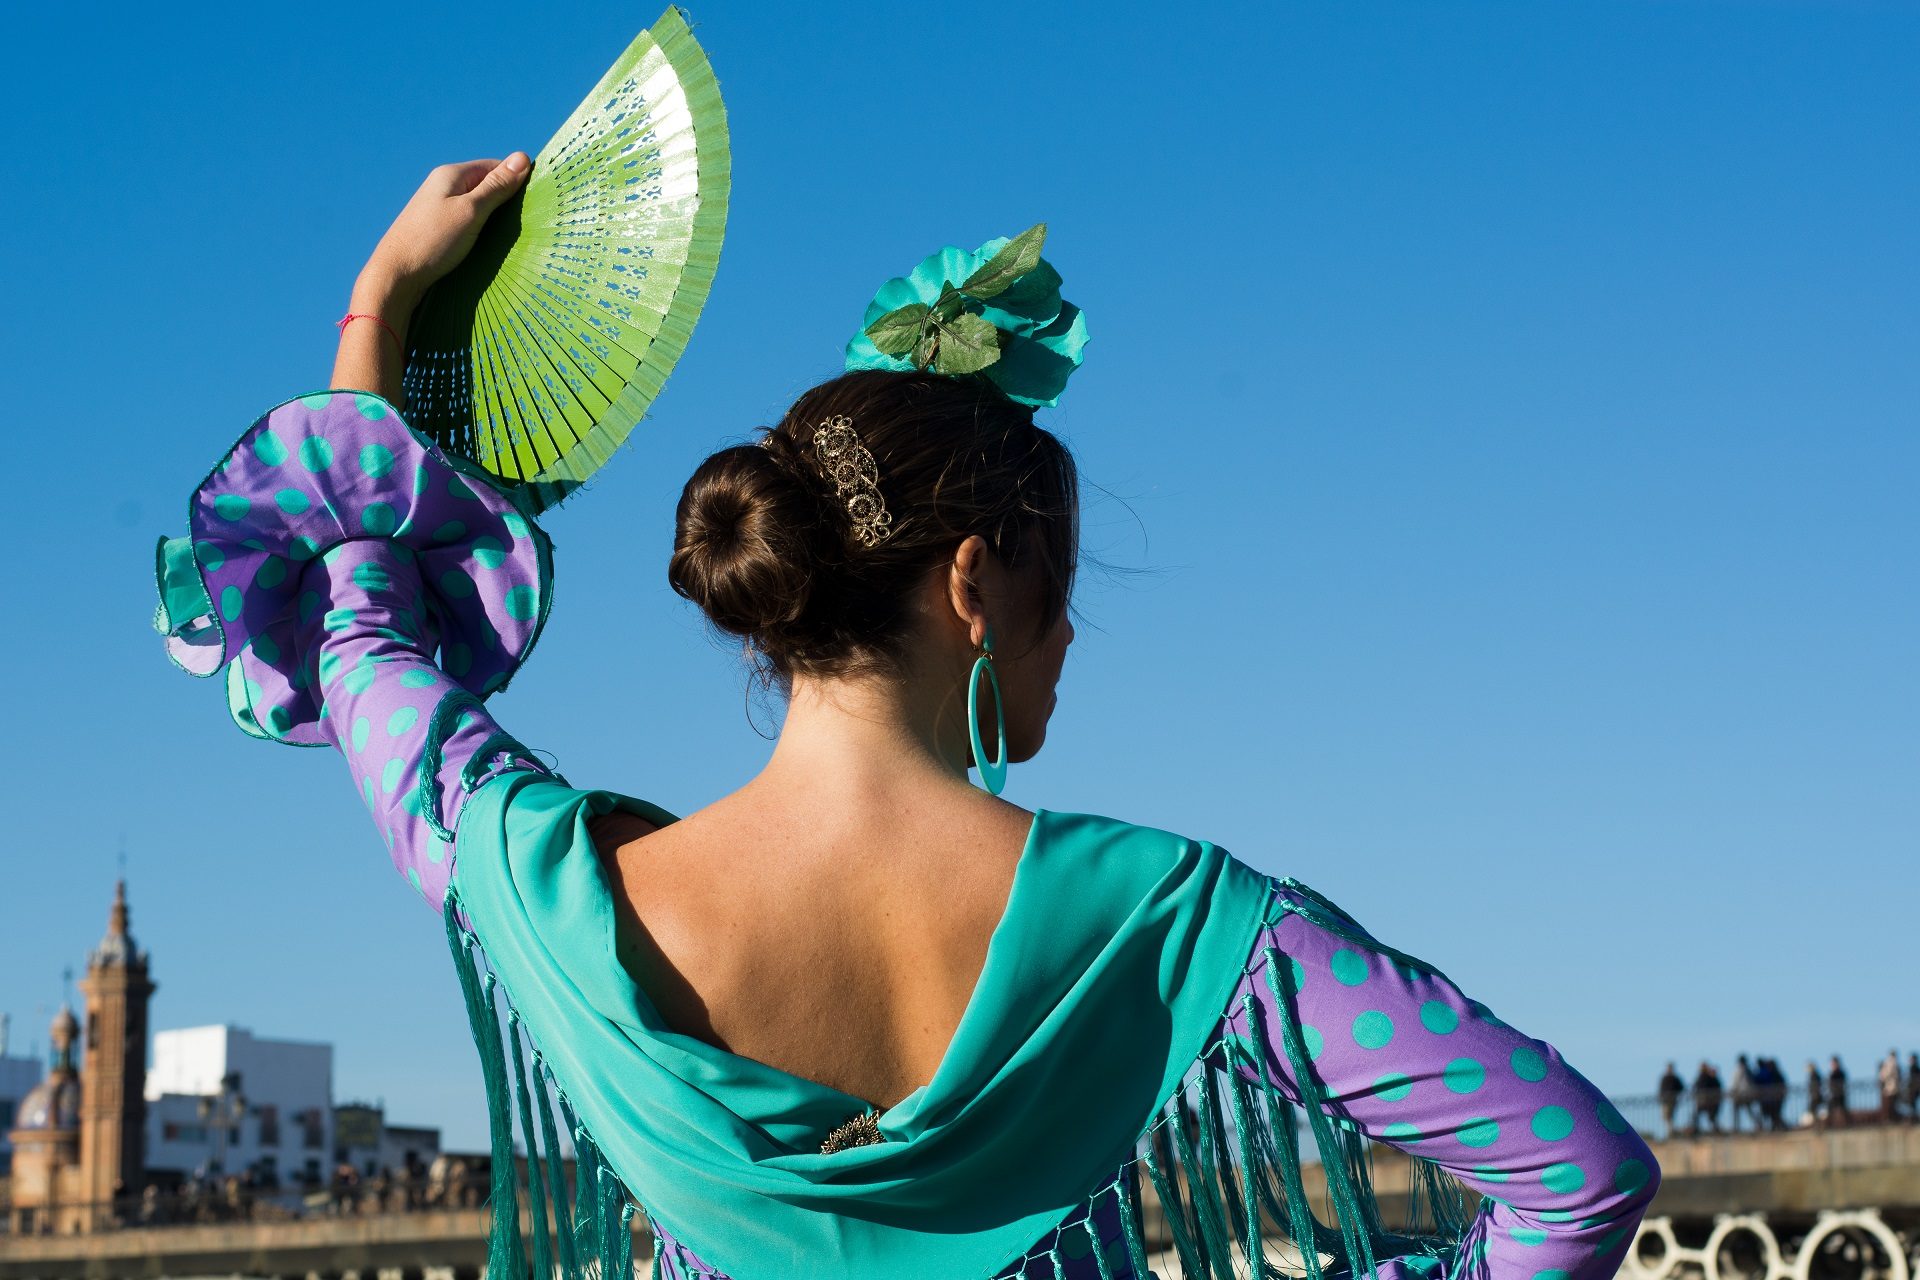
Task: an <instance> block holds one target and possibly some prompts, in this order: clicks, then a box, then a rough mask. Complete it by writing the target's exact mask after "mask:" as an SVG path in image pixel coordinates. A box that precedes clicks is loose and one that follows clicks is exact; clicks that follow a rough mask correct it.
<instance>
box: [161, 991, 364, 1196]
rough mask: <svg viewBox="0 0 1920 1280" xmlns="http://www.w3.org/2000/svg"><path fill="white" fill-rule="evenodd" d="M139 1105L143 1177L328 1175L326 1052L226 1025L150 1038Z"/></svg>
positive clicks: (329, 1064) (308, 1178)
mask: <svg viewBox="0 0 1920 1280" xmlns="http://www.w3.org/2000/svg"><path fill="white" fill-rule="evenodd" d="M146 1096H147V1168H148V1169H149V1170H153V1171H156V1172H158V1171H162V1170H165V1171H168V1172H170V1173H173V1174H176V1175H179V1176H182V1177H186V1176H193V1175H204V1174H207V1173H210V1172H213V1171H216V1170H217V1171H219V1172H224V1173H239V1172H241V1171H243V1170H246V1169H254V1170H256V1171H257V1172H258V1173H260V1174H261V1175H263V1176H264V1177H266V1178H267V1179H268V1180H269V1181H270V1182H278V1183H281V1184H283V1185H284V1184H287V1183H291V1182H302V1181H304V1182H320V1181H323V1180H324V1179H325V1178H327V1177H328V1176H329V1175H330V1174H331V1172H332V1167H333V1162H332V1155H333V1046H332V1045H330V1044H321V1043H315V1042H309V1041H301V1040H269V1039H266V1038H265V1037H262V1036H256V1035H254V1034H253V1033H252V1032H251V1031H249V1030H247V1029H246V1028H245V1027H234V1026H212V1027H186V1028H182V1029H180V1030H176V1031H159V1032H155V1033H154V1037H153V1066H152V1068H151V1069H150V1070H149V1071H148V1072H147V1086H146Z"/></svg>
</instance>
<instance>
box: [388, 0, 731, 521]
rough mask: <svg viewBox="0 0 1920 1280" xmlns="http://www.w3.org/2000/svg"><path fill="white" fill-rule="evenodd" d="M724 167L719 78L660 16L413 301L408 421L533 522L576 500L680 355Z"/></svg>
mask: <svg viewBox="0 0 1920 1280" xmlns="http://www.w3.org/2000/svg"><path fill="white" fill-rule="evenodd" d="M731 169H732V159H731V156H730V154H729V152H728V148H727V115H726V108H725V107H724V106H723V105H722V104H721V101H720V86H719V85H718V83H716V82H715V80H714V77H713V68H712V67H711V66H709V65H708V63H707V56H706V54H705V53H704V52H703V51H702V50H701V48H700V46H699V45H698V44H697V43H695V41H694V39H693V33H692V32H691V31H689V30H688V29H687V23H686V19H685V18H684V17H683V16H682V15H681V13H680V11H679V10H678V9H668V10H667V11H666V12H665V13H663V14H661V15H660V19H659V21H657V22H655V23H654V24H653V27H652V29H651V30H648V31H643V32H641V33H640V34H639V35H638V36H636V37H635V38H634V41H633V43H632V44H631V45H628V46H627V51H626V52H625V53H623V54H621V55H620V58H619V60H618V61H617V62H615V63H614V64H613V66H612V67H610V68H608V70H607V73H606V75H604V76H602V77H601V78H600V83H599V84H597V85H595V86H594V88H593V92H591V93H589V94H588V95H587V97H586V100H585V101H583V102H582V103H581V104H580V105H579V106H578V107H577V108H575V109H574V112H573V115H572V116H570V117H569V118H568V120H567V122H566V123H565V124H563V125H561V126H560V130H559V132H557V133H555V134H554V135H553V137H552V138H551V139H549V140H548V142H547V144H546V145H545V146H544V147H542V148H541V149H540V153H539V154H538V155H537V156H535V157H534V162H533V174H532V176H531V177H529V178H528V180H527V184H526V187H525V189H524V190H522V191H521V192H520V193H519V194H518V195H516V196H515V197H514V198H513V199H512V200H510V201H508V202H507V203H506V204H505V205H503V206H501V207H500V208H499V209H497V210H495V211H494V213H493V215H492V216H491V217H490V218H488V219H487V223H486V226H485V227H484V228H483V229H482V231H481V234H480V239H479V241H478V243H476V244H475V245H474V248H473V250H472V252H471V253H470V254H469V255H468V256H467V258H466V259H465V260H464V261H463V262H462V263H461V264H460V265H459V266H458V267H456V268H455V269H454V270H453V271H451V272H450V273H448V274H447V275H446V276H444V277H443V278H442V279H441V280H439V281H438V282H437V283H436V284H435V285H434V286H433V287H432V288H431V289H430V290H428V292H427V294H426V296H425V297H424V298H423V299H422V300H421V303H420V307H419V310H418V311H416V312H415V313H414V317H413V321H412V327H411V330H410V333H409V337H410V342H411V349H410V350H409V351H408V352H407V371H406V375H405V378H404V380H403V383H402V386H403V390H404V399H405V407H404V410H403V412H404V413H405V415H406V418H407V421H408V422H409V423H411V424H412V425H413V426H414V427H416V428H418V429H419V430H421V431H423V432H426V433H427V434H429V435H431V436H432V437H433V438H434V440H436V441H438V442H439V444H440V445H441V446H442V447H443V448H445V449H446V450H447V451H449V452H450V453H456V454H459V455H461V456H462V457H466V458H470V459H472V460H473V461H475V462H477V463H479V464H480V465H481V466H482V467H485V468H486V469H487V471H489V472H490V473H492V474H493V475H495V476H497V477H499V479H500V480H501V481H502V482H503V483H504V484H505V485H506V486H507V487H508V488H510V489H516V490H518V492H519V495H520V497H521V498H522V500H523V501H524V502H525V503H526V505H527V506H528V508H529V509H530V510H532V511H535V512H538V511H543V510H545V509H547V508H548V507H551V506H553V505H554V504H555V503H557V502H559V501H560V500H561V499H563V498H565V497H566V496H567V495H568V494H569V493H571V492H573V490H574V489H576V488H578V487H579V486H580V484H581V483H582V482H583V481H585V480H586V479H587V477H589V476H591V475H592V474H593V473H594V472H595V471H597V470H599V468H600V467H602V466H604V465H605V464H606V462H607V460H608V459H609V458H611V457H612V456H613V454H614V451H615V450H616V449H618V448H619V447H620V445H621V443H622V442H624V441H625V440H626V438H627V434H628V433H629V432H630V431H632V430H633V426H634V424H635V423H637V422H639V421H640V419H641V417H642V416H643V415H644V414H645V413H646V410H647V406H648V405H649V404H651V403H652V402H653V398H654V397H655V396H656V395H658V394H659V392H660V387H661V385H662V384H663V383H664V382H665V381H666V379H667V374H668V373H670V372H671V371H672V369H673V366H674V363H675V362H676V361H677V360H679V358H680V353H681V352H682V351H683V350H685V349H686V345H687V338H688V336H689V335H690V334H691V333H692V332H693V324H694V321H695V320H696V319H698V318H699V315H700V308H701V306H702V305H703V304H704V303H705V302H706V299H707V290H708V288H709V287H710V286H711V285H712V283H713V271H714V266H715V264H716V263H717V262H718V260H719V257H720V240H721V236H722V234H723V232H724V231H725V229H726V222H727V188H728V183H729V176H730V173H731Z"/></svg>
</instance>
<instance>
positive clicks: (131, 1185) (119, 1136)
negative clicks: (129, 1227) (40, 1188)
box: [80, 880, 155, 1230]
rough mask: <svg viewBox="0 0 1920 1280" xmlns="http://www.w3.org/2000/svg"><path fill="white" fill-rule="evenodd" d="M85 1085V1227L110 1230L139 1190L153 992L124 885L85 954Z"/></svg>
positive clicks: (82, 1097) (82, 1102) (117, 888)
mask: <svg viewBox="0 0 1920 1280" xmlns="http://www.w3.org/2000/svg"><path fill="white" fill-rule="evenodd" d="M80 989H81V991H83V992H84V993H85V994H86V998H87V1039H86V1058H85V1064H86V1065H85V1069H84V1071H83V1072H82V1079H83V1080H84V1081H85V1088H84V1090H83V1091H82V1093H81V1095H80V1107H81V1123H80V1135H81V1137H80V1144H81V1145H80V1169H81V1184H82V1188H83V1192H82V1194H83V1196H84V1202H85V1205H86V1209H85V1220H86V1228H85V1229H87V1230H99V1229H101V1228H104V1227H108V1226H111V1225H112V1224H113V1222H114V1220H115V1218H116V1216H120V1215H124V1214H126V1212H127V1210H128V1201H129V1199H130V1198H131V1197H134V1196H138V1195H139V1194H140V1191H141V1189H142V1187H143V1186H144V1185H145V1175H146V1137H147V1123H146V1121H147V1100H146V1089H147V1001H148V1000H149V999H150V998H151V997H152V995H153V993H154V990H155V987H154V984H153V982H152V980H151V979H149V978H148V976H147V956H146V953H145V952H143V951H141V950H139V949H138V948H137V947H135V946H134V942H133V935H132V934H130V933H129V932H128V931H127V882H126V881H125V880H121V881H119V882H117V883H116V884H115V886H114V891H113V910H112V912H111V913H110V915H109V916H108V919H107V933H106V936H105V937H104V938H102V939H101V940H100V945H99V946H98V947H95V948H94V949H93V952H92V953H91V954H90V955H88V957H87V976H86V977H84V978H82V979H81V980H80Z"/></svg>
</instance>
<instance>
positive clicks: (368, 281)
mask: <svg viewBox="0 0 1920 1280" xmlns="http://www.w3.org/2000/svg"><path fill="white" fill-rule="evenodd" d="M415 305H416V302H415V299H414V296H413V294H412V292H411V291H409V290H407V289H404V288H402V287H401V286H399V285H398V284H396V283H395V282H394V281H393V280H392V279H391V278H390V277H389V276H388V275H387V274H386V273H384V272H382V271H380V270H378V269H377V268H375V267H373V266H372V265H371V264H369V266H368V268H367V269H366V270H365V271H362V272H361V273H360V278H359V279H358V280H356V281H355V282H354V286H353V294H352V297H351V299H350V300H349V302H348V304H347V312H348V314H350V315H373V316H378V317H380V319H382V320H384V321H386V323H387V326H388V328H391V329H392V330H393V332H392V333H388V332H387V329H383V328H381V327H380V325H378V324H376V323H375V322H373V321H372V320H354V321H351V322H349V323H348V324H346V325H345V326H344V327H342V328H341V330H340V349H339V351H338V353H337V354H336V355H335V356H334V360H333V379H332V381H331V382H330V383H329V384H328V385H329V386H333V387H342V388H348V389H351V390H354V391H371V392H373V393H374V394H375V395H379V396H383V397H385V398H386V399H388V400H391V401H393V403H395V404H399V403H400V402H401V398H402V397H401V394H400V380H401V376H402V375H403V374H404V373H405V372H406V341H407V324H408V322H409V321H410V320H411V319H412V317H413V309H414V306H415Z"/></svg>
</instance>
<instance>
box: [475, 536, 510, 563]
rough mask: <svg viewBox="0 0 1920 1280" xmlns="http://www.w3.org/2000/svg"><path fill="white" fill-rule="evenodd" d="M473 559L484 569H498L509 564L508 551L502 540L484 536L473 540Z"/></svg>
mask: <svg viewBox="0 0 1920 1280" xmlns="http://www.w3.org/2000/svg"><path fill="white" fill-rule="evenodd" d="M473 558H474V559H475V560H478V561H479V562H480V567H481V568H482V569H498V568H499V567H500V566H501V565H503V564H505V563H506V562H507V550H506V548H505V547H503V546H501V545H500V539H498V538H489V537H485V536H482V537H478V538H475V539H474V540H473Z"/></svg>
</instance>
